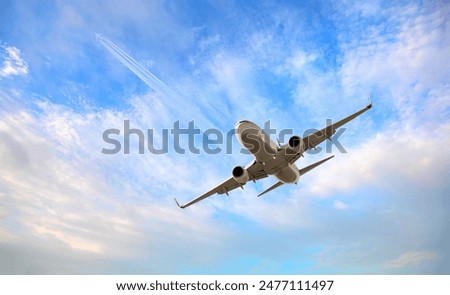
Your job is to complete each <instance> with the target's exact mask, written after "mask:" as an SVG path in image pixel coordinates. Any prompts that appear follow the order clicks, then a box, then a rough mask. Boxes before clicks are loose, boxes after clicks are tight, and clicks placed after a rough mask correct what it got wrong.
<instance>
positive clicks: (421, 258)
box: [383, 251, 437, 269]
mask: <svg viewBox="0 0 450 295" xmlns="http://www.w3.org/2000/svg"><path fill="white" fill-rule="evenodd" d="M436 258H437V255H436V253H434V252H432V251H408V252H406V253H403V254H401V255H400V256H399V257H398V258H395V259H392V260H389V261H387V262H386V263H384V264H383V267H384V268H387V269H392V268H394V269H395V268H404V267H410V266H417V265H419V264H421V263H424V262H430V261H432V260H434V259H436Z"/></svg>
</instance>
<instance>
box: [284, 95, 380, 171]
mask: <svg viewBox="0 0 450 295" xmlns="http://www.w3.org/2000/svg"><path fill="white" fill-rule="evenodd" d="M371 108H372V103H370V104H369V105H368V106H366V107H365V108H363V109H361V110H359V111H357V112H356V113H354V114H352V115H350V116H348V117H346V118H344V119H342V120H340V121H337V122H336V123H334V124H331V125H330V126H327V127H325V128H323V129H322V130H319V131H317V132H315V133H313V134H310V135H308V136H306V137H305V138H303V139H302V140H303V144H304V146H305V150H304V151H301V152H299V153H295V154H293V155H287V156H288V161H289V163H291V164H292V163H294V162H295V161H297V160H298V158H300V156H301V155H302V154H303V152H305V151H307V150H309V149H313V148H315V147H316V146H318V145H319V144H321V143H322V142H323V141H324V140H326V139H329V138H331V136H332V135H333V134H334V133H336V129H338V128H340V127H342V126H343V125H344V124H346V123H348V122H350V121H351V120H353V119H355V118H356V117H358V116H359V115H361V114H362V113H364V112H366V111H367V110H369V109H371Z"/></svg>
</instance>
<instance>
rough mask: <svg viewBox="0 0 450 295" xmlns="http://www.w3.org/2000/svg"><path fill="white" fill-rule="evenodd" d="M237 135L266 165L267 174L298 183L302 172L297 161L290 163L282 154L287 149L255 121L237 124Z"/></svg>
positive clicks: (283, 180) (245, 146) (243, 144)
mask: <svg viewBox="0 0 450 295" xmlns="http://www.w3.org/2000/svg"><path fill="white" fill-rule="evenodd" d="M235 131H236V137H237V139H238V141H239V143H240V144H241V145H242V146H243V147H244V148H245V149H247V150H248V151H249V152H250V153H251V154H252V155H253V156H254V157H255V160H256V161H257V162H260V163H262V164H263V166H264V170H265V171H266V173H267V174H269V175H273V176H275V177H276V178H277V179H278V180H279V181H281V182H283V183H297V182H298V180H299V178H300V172H299V170H298V168H297V166H296V165H295V163H293V164H290V163H289V162H288V161H286V158H285V157H283V156H281V153H285V152H286V151H285V149H282V148H280V147H279V146H278V145H277V144H276V143H275V142H273V141H272V140H271V139H270V137H269V136H268V135H267V134H266V133H265V132H264V131H263V130H262V129H261V128H260V127H259V126H258V125H256V124H255V123H253V122H250V121H247V120H244V121H239V122H238V123H237V124H236V126H235Z"/></svg>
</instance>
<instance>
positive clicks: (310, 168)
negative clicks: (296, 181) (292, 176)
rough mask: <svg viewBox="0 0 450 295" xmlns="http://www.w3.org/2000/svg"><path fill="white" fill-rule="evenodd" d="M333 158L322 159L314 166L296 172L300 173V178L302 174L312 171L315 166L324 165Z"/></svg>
mask: <svg viewBox="0 0 450 295" xmlns="http://www.w3.org/2000/svg"><path fill="white" fill-rule="evenodd" d="M333 157H334V156H331V157H328V158H326V159H323V160H321V161H319V162H316V163H314V164H311V165H309V166H306V167H305V168H302V169H299V170H298V171H299V172H300V176H302V175H303V174H306V173H308V172H309V171H311V170H313V169H314V168H316V167H317V166H319V165H321V164H323V163H325V162H326V161H328V160H330V159H331V158H333Z"/></svg>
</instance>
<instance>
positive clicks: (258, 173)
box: [175, 161, 268, 209]
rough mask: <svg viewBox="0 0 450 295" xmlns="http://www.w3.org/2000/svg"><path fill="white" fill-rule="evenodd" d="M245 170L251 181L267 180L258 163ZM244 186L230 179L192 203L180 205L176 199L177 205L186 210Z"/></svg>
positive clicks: (261, 166)
mask: <svg viewBox="0 0 450 295" xmlns="http://www.w3.org/2000/svg"><path fill="white" fill-rule="evenodd" d="M245 169H247V172H248V175H249V177H250V180H253V181H256V180H259V179H261V178H265V177H267V176H268V175H267V173H266V172H265V171H264V168H263V165H262V164H261V163H258V162H256V161H253V162H252V163H251V164H250V165H248V166H247V167H245ZM244 185H245V184H241V183H239V182H237V181H236V180H235V179H234V178H233V177H230V178H228V179H227V180H225V181H224V182H222V183H221V184H219V185H218V186H216V187H215V188H213V189H212V190H210V191H207V192H206V193H204V194H203V195H201V196H199V197H197V198H195V199H193V200H192V201H189V202H187V203H186V204H183V205H180V204H179V203H178V201H177V200H176V199H175V202H176V203H177V205H178V207H180V208H182V209H184V208H186V207H188V206H191V205H192V204H195V203H197V202H199V201H201V200H203V199H206V198H207V197H210V196H212V195H214V194H219V195H221V194H228V192H229V191H232V190H234V189H235V188H238V187H242V188H243V186H244Z"/></svg>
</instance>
